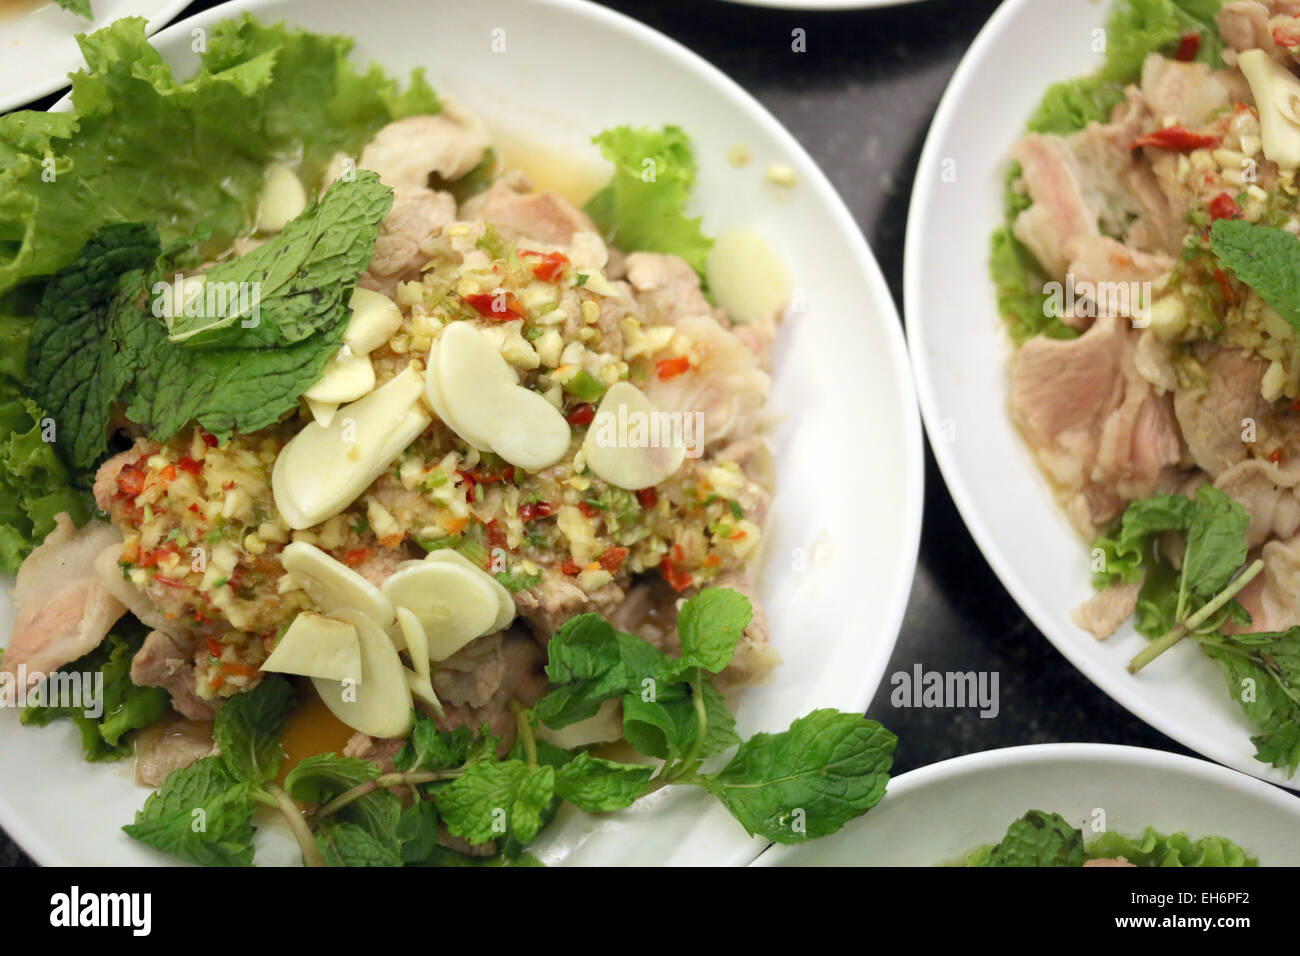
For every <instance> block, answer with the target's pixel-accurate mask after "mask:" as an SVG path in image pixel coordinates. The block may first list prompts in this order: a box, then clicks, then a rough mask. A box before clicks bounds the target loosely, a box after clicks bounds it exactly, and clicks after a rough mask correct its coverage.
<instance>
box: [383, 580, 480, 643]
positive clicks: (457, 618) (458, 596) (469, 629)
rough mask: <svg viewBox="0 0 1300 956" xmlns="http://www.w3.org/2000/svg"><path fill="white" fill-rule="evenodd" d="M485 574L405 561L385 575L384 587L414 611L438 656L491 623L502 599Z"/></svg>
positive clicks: (396, 602) (392, 597) (390, 596)
mask: <svg viewBox="0 0 1300 956" xmlns="http://www.w3.org/2000/svg"><path fill="white" fill-rule="evenodd" d="M486 577H487V575H486V574H485V573H484V572H481V571H475V570H473V569H469V568H464V567H461V566H459V565H457V564H452V563H448V562H440V561H439V562H430V561H406V562H403V563H402V564H400V565H398V568H397V570H396V571H394V572H393V574H392V575H390V576H389V577H388V578H387V579H386V580H385V581H384V585H383V593H384V596H385V597H387V598H388V599H389V600H390V601H391V602H392V603H393V605H394V606H395V607H404V608H406V609H408V610H409V611H411V613H413V614H414V615H415V617H416V618H417V619H418V620H419V622H420V624H421V625H422V626H423V627H424V633H425V635H426V637H427V638H428V644H429V659H430V660H434V661H442V660H446V659H447V658H448V657H451V655H452V654H455V653H456V652H457V651H458V650H460V649H461V648H462V647H464V646H465V645H466V644H468V643H469V642H470V641H472V640H474V639H475V638H477V637H482V636H483V635H484V634H488V633H490V632H491V630H492V625H493V624H495V623H496V619H497V616H498V614H499V613H500V611H501V605H500V602H499V601H498V599H497V595H496V592H494V591H493V590H492V588H491V587H490V586H489V583H488V581H487V580H485V579H486Z"/></svg>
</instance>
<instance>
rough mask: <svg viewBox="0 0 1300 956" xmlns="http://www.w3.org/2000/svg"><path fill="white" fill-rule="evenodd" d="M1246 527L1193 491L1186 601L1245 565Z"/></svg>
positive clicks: (1222, 502)
mask: <svg viewBox="0 0 1300 956" xmlns="http://www.w3.org/2000/svg"><path fill="white" fill-rule="evenodd" d="M1220 221H1221V222H1222V221H1224V220H1220ZM1249 525H1250V516H1249V515H1247V514H1246V509H1245V508H1243V507H1242V506H1241V505H1239V504H1237V502H1235V501H1233V500H1232V499H1231V498H1229V497H1228V496H1227V494H1225V493H1224V492H1222V491H1220V490H1219V489H1218V488H1215V487H1214V486H1213V485H1202V486H1201V487H1200V488H1198V489H1196V506H1195V507H1194V508H1193V509H1192V512H1191V517H1190V520H1189V522H1188V526H1187V551H1186V554H1185V555H1184V556H1183V590H1184V592H1185V593H1186V594H1187V596H1188V598H1189V599H1191V600H1193V601H1195V602H1196V603H1198V604H1200V603H1203V602H1205V601H1208V600H1209V599H1210V598H1212V597H1214V595H1216V594H1218V593H1219V592H1220V591H1222V590H1223V589H1224V587H1225V586H1227V584H1228V582H1229V581H1230V580H1232V576H1233V575H1234V574H1236V573H1237V571H1238V569H1240V568H1241V566H1242V565H1243V564H1245V562H1246V529H1247V527H1249Z"/></svg>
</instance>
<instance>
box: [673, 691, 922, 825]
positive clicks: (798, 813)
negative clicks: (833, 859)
mask: <svg viewBox="0 0 1300 956" xmlns="http://www.w3.org/2000/svg"><path fill="white" fill-rule="evenodd" d="M897 742H898V741H897V738H895V737H894V735H893V734H891V733H890V732H889V731H888V730H886V729H885V728H884V727H882V726H881V725H880V724H878V723H876V722H875V721H874V720H867V719H866V718H865V717H862V716H859V715H857V714H844V713H840V712H838V711H834V710H825V709H824V710H815V711H813V712H812V713H810V714H808V715H807V716H806V717H800V718H799V719H797V720H795V721H794V723H792V724H791V725H790V729H789V730H786V731H784V732H783V733H779V734H766V733H764V734H756V735H754V737H752V738H751V739H749V740H747V741H746V742H744V743H742V744H741V745H740V748H739V749H738V750H737V751H736V755H735V757H733V758H732V760H731V762H730V763H729V764H727V766H726V767H724V768H723V769H722V770H721V771H719V772H718V773H715V774H706V775H704V776H701V777H700V778H698V783H699V784H700V786H702V787H704V788H705V789H706V790H708V791H709V792H710V793H712V794H713V795H714V796H715V797H717V798H718V799H719V800H721V801H722V802H723V803H724V804H725V805H726V807H727V809H728V810H730V811H731V814H732V816H734V817H735V818H736V819H737V820H739V821H740V823H741V824H742V825H743V826H744V827H745V829H746V830H747V831H748V832H750V833H759V834H762V835H763V836H765V837H767V838H768V839H769V840H772V841H773V842H776V843H801V842H803V841H804V840H811V839H815V838H817V837H821V836H825V835H826V834H828V833H834V832H835V831H836V830H838V829H839V828H840V827H842V826H843V825H844V824H845V823H847V822H848V821H849V820H851V819H853V818H854V817H857V816H859V815H861V814H863V813H865V812H866V811H867V810H869V809H870V808H871V807H874V806H875V805H876V804H877V803H879V802H880V798H881V797H883V796H884V795H885V784H886V782H887V781H888V779H889V768H890V766H891V764H892V762H893V753H894V747H895V745H896V744H897Z"/></svg>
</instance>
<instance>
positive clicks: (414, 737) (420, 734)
mask: <svg viewBox="0 0 1300 956" xmlns="http://www.w3.org/2000/svg"><path fill="white" fill-rule="evenodd" d="M473 746H474V733H473V731H471V730H470V729H469V728H468V727H466V726H464V725H462V726H460V727H457V728H456V729H455V730H453V731H445V730H439V729H438V726H437V725H436V724H435V723H434V722H433V721H432V720H431V719H430V718H429V717H427V716H425V715H424V714H423V713H421V712H420V711H418V710H417V711H416V712H415V723H414V725H413V726H412V728H411V736H409V737H408V738H407V739H406V742H405V743H404V744H402V749H401V750H399V751H398V752H397V756H396V757H394V758H393V766H394V768H395V769H397V770H399V771H402V772H407V771H417V770H449V769H451V768H452V767H459V766H460V765H461V764H463V763H466V762H467V761H468V760H469V758H470V752H471V749H472V748H473Z"/></svg>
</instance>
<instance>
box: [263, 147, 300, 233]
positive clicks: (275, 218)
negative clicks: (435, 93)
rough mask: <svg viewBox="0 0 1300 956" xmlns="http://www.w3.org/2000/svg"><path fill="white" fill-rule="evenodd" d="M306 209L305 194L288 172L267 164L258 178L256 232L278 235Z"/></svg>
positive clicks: (291, 171)
mask: <svg viewBox="0 0 1300 956" xmlns="http://www.w3.org/2000/svg"><path fill="white" fill-rule="evenodd" d="M306 208H307V190H305V189H304V188H303V185H302V181H301V180H300V179H299V178H298V177H297V176H295V175H294V172H293V170H292V169H290V168H289V167H288V166H286V165H284V164H283V163H271V164H270V165H269V166H267V167H266V172H265V173H263V174H262V198H261V202H260V203H259V205H258V209H257V229H258V231H259V232H279V231H280V230H281V229H283V228H284V227H285V226H287V225H288V224H289V220H291V219H294V218H295V217H297V215H298V214H299V213H300V212H302V211H303V210H304V209H306Z"/></svg>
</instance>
